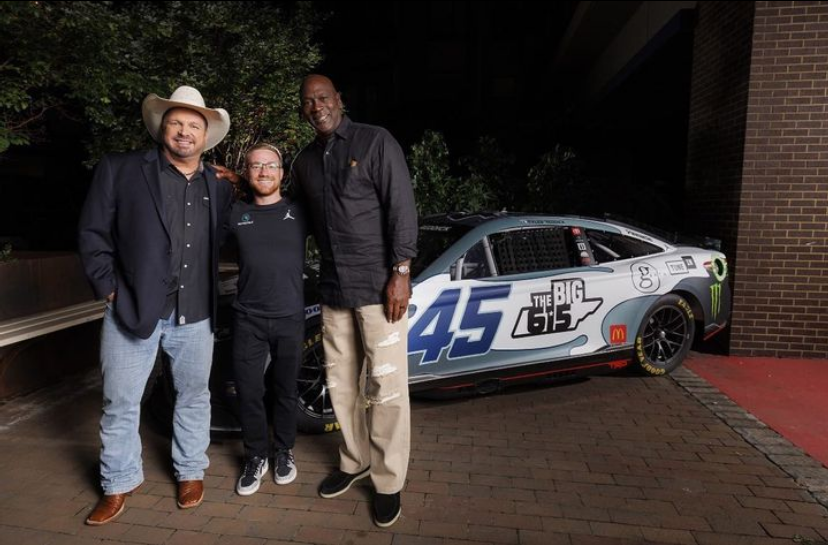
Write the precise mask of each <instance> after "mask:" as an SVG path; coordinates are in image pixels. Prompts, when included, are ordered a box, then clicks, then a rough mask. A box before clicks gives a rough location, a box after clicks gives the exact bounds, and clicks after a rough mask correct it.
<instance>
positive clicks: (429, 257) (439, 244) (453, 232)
mask: <svg viewBox="0 0 828 545" xmlns="http://www.w3.org/2000/svg"><path fill="white" fill-rule="evenodd" d="M470 230H471V229H470V228H469V227H465V226H462V225H430V224H426V225H421V226H420V233H419V235H418V237H417V257H415V258H414V261H413V262H412V263H411V275H412V277H413V278H416V277H417V275H418V274H420V273H421V272H423V271H424V270H425V268H426V267H428V266H429V265H431V264H432V263H434V260H435V259H437V258H438V257H440V256H441V255H442V254H443V252H445V251H446V250H448V249H449V248H450V247H451V245H452V244H454V243H455V242H457V241H458V240H460V238H461V237H462V236H463V235H465V234H466V233H468V232H469V231H470Z"/></svg>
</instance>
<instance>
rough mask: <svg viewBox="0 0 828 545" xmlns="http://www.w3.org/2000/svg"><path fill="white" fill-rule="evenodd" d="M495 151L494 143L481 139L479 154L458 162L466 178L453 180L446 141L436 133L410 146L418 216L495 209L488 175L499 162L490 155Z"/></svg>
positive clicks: (494, 188)
mask: <svg viewBox="0 0 828 545" xmlns="http://www.w3.org/2000/svg"><path fill="white" fill-rule="evenodd" d="M496 147H497V143H496V142H495V141H494V139H491V138H488V139H487V138H483V139H481V141H480V148H479V150H478V153H477V154H476V155H474V156H471V157H467V158H463V159H461V160H460V166H461V167H463V168H464V169H465V170H466V171H467V172H468V174H467V175H466V176H455V175H453V174H452V173H451V166H452V165H451V161H450V160H449V151H448V146H447V145H446V141H445V138H443V135H442V134H440V133H439V132H436V131H431V130H427V131H426V132H425V133H424V134H423V138H422V139H421V140H420V142H419V143H417V144H414V145H413V146H412V148H411V154H410V155H409V158H408V163H409V166H410V168H411V179H412V182H413V185H414V195H415V198H416V201H417V211H418V212H419V213H420V215H422V216H425V215H428V214H435V213H439V212H446V211H461V210H464V211H474V210H487V209H492V208H494V207H496V204H497V198H496V184H494V183H492V178H491V173H492V172H493V170H492V169H493V168H497V167H496V166H495V165H497V164H499V163H500V159H499V156H497V155H490V153H491V152H492V150H493V149H495V148H496Z"/></svg>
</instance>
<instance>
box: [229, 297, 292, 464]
mask: <svg viewBox="0 0 828 545" xmlns="http://www.w3.org/2000/svg"><path fill="white" fill-rule="evenodd" d="M233 325H234V332H233V368H234V372H235V377H236V389H237V391H238V395H239V412H240V414H239V417H240V418H241V425H242V439H243V441H244V454H245V456H246V457H247V458H250V457H253V456H261V457H263V458H264V457H267V456H269V455H270V449H269V445H268V428H267V410H266V409H265V391H266V388H265V368H266V366H267V359H268V356H270V357H271V363H270V367H271V370H270V372H271V375H270V376H271V389H272V392H271V394H272V396H273V446H274V447H275V448H276V449H289V448H293V444H294V442H295V441H296V410H297V398H298V397H299V395H298V391H297V385H296V377H297V374H298V373H299V366H300V365H301V362H302V343H303V340H304V332H305V320H304V316H303V315H302V314H299V315H296V316H291V317H286V318H262V317H258V316H251V315H250V314H247V313H244V312H240V311H238V310H237V311H236V312H235V319H234V324H233Z"/></svg>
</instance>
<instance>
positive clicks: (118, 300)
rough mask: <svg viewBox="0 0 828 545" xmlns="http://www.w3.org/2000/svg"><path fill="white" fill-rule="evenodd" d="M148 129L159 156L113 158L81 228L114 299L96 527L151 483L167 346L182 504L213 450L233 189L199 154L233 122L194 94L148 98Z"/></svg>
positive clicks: (95, 271) (105, 365)
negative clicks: (145, 427)
mask: <svg viewBox="0 0 828 545" xmlns="http://www.w3.org/2000/svg"><path fill="white" fill-rule="evenodd" d="M143 117H144V123H145V124H146V126H147V130H148V131H149V133H150V136H152V138H153V139H154V140H155V141H156V142H158V144H159V145H158V147H157V148H154V149H152V150H149V151H137V152H131V153H120V154H112V155H107V156H105V157H104V158H103V159H101V162H100V163H99V164H98V167H97V169H96V170H95V177H94V179H93V181H92V186H91V188H90V190H89V194H88V195H87V197H86V203H85V204H84V207H83V211H82V213H81V218H80V227H79V239H78V245H79V249H80V256H81V260H82V261H83V266H84V269H85V271H86V275H87V277H88V278H89V281H90V283H91V284H92V287H93V289H94V291H95V294H96V295H97V296H98V297H100V298H106V301H107V308H106V312H105V313H104V319H103V331H102V333H101V373H102V375H103V398H104V399H103V416H102V417H101V442H102V448H101V486H102V488H103V492H104V495H103V497H102V498H101V500H100V501H99V502H98V504H97V506H96V507H95V509H94V510H93V511H92V513H91V514H90V515H89V517H88V518H87V519H86V523H87V524H90V525H93V526H98V525H101V524H106V523H107V522H109V521H111V520H113V519H114V518H115V517H117V516H118V515H120V514H121V513H122V512H123V510H124V503H125V500H126V497H127V496H128V495H129V494H130V493H131V492H133V491H134V490H135V489H136V488H137V487H138V486H140V485H141V483H142V482H143V480H144V474H143V470H142V464H141V437H140V436H139V434H138V424H139V416H140V403H141V396H142V394H143V391H144V386H145V385H146V383H147V378H148V377H149V374H150V372H151V371H152V368H153V366H154V364H155V358H156V354H157V352H158V347H159V345H160V346H161V348H162V349H163V350H164V351H165V352H166V353H167V354H168V355H169V356H170V367H171V371H172V379H173V383H174V386H175V391H176V401H175V411H174V414H173V442H172V459H173V467H174V469H175V474H176V479H177V480H178V506H179V507H181V508H182V509H187V508H190V507H195V506H197V505H199V504H200V503H201V501H202V499H203V498H204V486H203V479H204V470H205V469H206V468H207V466H208V464H209V461H208V459H207V447H208V446H209V444H210V390H209V388H208V382H209V378H210V365H211V363H212V354H213V332H212V330H213V328H212V319H213V318H215V316H216V303H217V296H216V291H217V285H216V282H217V278H218V240H217V239H218V237H217V236H216V233H217V229H216V228H217V226H218V227H220V226H221V225H222V224H223V223H224V221H225V216H226V214H227V213H228V212H229V210H230V205H231V199H232V193H233V191H232V187H231V186H230V184H228V183H226V182H219V181H218V180H217V179H216V175H215V172H214V171H213V170H212V169H211V168H210V167H209V166H207V165H205V164H204V163H203V162H202V161H201V155H202V153H204V151H206V150H209V149H211V148H213V147H214V146H216V145H217V144H218V143H219V142H221V141H222V140H223V139H224V137H225V136H226V135H227V132H228V130H229V129H230V117H229V116H228V115H227V112H226V111H224V110H223V109H221V108H218V109H212V108H207V107H205V105H204V99H203V98H202V96H201V93H199V92H198V91H197V90H196V89H193V88H192V87H186V86H183V87H179V88H178V89H176V90H175V91H174V92H173V94H172V95H171V96H170V99H169V100H167V99H163V98H160V97H158V96H156V95H154V94H150V95H149V96H147V97H146V98H145V99H144V103H143Z"/></svg>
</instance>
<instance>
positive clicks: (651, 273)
mask: <svg viewBox="0 0 828 545" xmlns="http://www.w3.org/2000/svg"><path fill="white" fill-rule="evenodd" d="M630 272H631V273H632V281H633V286H635V289H637V290H638V291H640V292H641V293H653V292H655V291H657V290H658V288H659V287H660V286H661V280H660V279H659V278H658V270H657V269H656V268H655V267H653V266H652V265H651V264H650V263H647V262H646V261H639V262H638V263H633V264H632V265H630Z"/></svg>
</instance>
